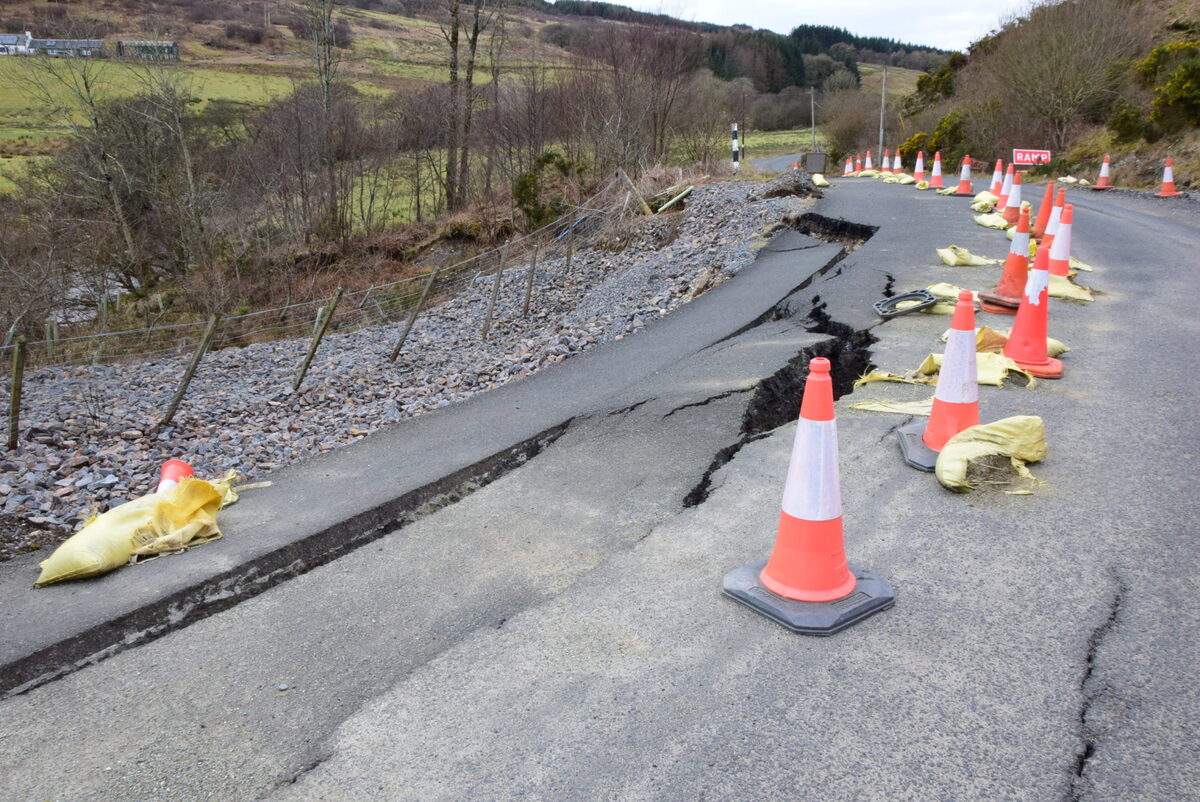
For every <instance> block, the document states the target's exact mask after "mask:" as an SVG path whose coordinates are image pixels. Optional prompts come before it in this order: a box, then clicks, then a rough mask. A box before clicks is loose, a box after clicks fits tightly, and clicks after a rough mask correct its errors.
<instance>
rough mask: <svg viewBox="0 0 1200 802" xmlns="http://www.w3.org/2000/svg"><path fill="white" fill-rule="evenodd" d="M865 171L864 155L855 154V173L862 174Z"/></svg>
mask: <svg viewBox="0 0 1200 802" xmlns="http://www.w3.org/2000/svg"><path fill="white" fill-rule="evenodd" d="M862 171H863V165H862V154H859V153H855V154H854V172H855V173H861V172H862Z"/></svg>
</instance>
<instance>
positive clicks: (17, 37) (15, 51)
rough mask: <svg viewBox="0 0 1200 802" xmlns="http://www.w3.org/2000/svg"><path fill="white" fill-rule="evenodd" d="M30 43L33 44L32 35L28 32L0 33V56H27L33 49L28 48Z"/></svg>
mask: <svg viewBox="0 0 1200 802" xmlns="http://www.w3.org/2000/svg"><path fill="white" fill-rule="evenodd" d="M31 42H33V34H32V33H30V32H29V31H25V33H0V56H11V55H28V54H30V53H32V52H33V48H32V47H30V43H31Z"/></svg>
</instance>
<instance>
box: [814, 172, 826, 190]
mask: <svg viewBox="0 0 1200 802" xmlns="http://www.w3.org/2000/svg"><path fill="white" fill-rule="evenodd" d="M812 182H813V183H814V184H816V185H817V186H819V187H822V188H824V187H827V186H829V182H828V181H826V180H825V176H823V175H821V174H820V173H813V174H812Z"/></svg>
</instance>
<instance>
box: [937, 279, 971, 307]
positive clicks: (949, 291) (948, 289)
mask: <svg viewBox="0 0 1200 802" xmlns="http://www.w3.org/2000/svg"><path fill="white" fill-rule="evenodd" d="M925 289H927V290H929V291H930V292H931V293H933V294H934V295H936V296H937V297H939V298H946V299H948V300H951V301H954V302H955V303H957V302H958V294H959V293H960V292H962V291H963V290H964V289H966V288H965V287H959V286H956V285H954V284H947V283H946V282H944V281H940V282H938V283H937V284H930V285H929V286H928V287H926V288H925ZM971 300H972V301H975V302H976V303H978V302H979V293H977V292H975V291H974V290H971Z"/></svg>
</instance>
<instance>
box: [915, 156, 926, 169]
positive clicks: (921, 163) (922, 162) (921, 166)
mask: <svg viewBox="0 0 1200 802" xmlns="http://www.w3.org/2000/svg"><path fill="white" fill-rule="evenodd" d="M916 171H917V172H918V173H923V172H925V160H924V159H923V158H921V157H920V156H918V157H917V170H916Z"/></svg>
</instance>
